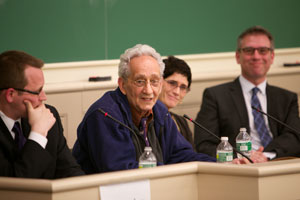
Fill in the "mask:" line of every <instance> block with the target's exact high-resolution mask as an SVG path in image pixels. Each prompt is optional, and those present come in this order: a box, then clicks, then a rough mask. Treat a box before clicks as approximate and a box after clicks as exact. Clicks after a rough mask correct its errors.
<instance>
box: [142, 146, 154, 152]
mask: <svg viewBox="0 0 300 200" xmlns="http://www.w3.org/2000/svg"><path fill="white" fill-rule="evenodd" d="M144 150H145V151H152V148H151V147H148V146H145V149H144Z"/></svg>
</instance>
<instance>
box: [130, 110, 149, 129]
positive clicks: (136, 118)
mask: <svg viewBox="0 0 300 200" xmlns="http://www.w3.org/2000/svg"><path fill="white" fill-rule="evenodd" d="M131 113H132V121H133V123H134V125H136V127H139V125H140V122H141V119H142V118H147V124H148V123H149V122H150V121H151V120H152V118H153V111H152V109H151V110H149V111H148V112H147V113H146V114H145V115H143V116H142V115H140V114H139V113H137V112H133V110H131Z"/></svg>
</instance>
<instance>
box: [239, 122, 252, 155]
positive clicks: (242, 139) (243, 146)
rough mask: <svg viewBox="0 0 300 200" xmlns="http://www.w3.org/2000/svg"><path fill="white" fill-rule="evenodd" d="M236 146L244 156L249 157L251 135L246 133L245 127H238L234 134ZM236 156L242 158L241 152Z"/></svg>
mask: <svg viewBox="0 0 300 200" xmlns="http://www.w3.org/2000/svg"><path fill="white" fill-rule="evenodd" d="M235 141H236V148H237V150H239V151H240V152H242V153H243V154H245V155H246V156H248V157H250V152H251V150H252V143H251V137H250V135H249V134H248V133H247V129H246V128H240V133H239V134H238V135H237V136H236V139H235ZM237 156H238V158H242V157H243V156H242V155H241V154H239V153H238V154H237Z"/></svg>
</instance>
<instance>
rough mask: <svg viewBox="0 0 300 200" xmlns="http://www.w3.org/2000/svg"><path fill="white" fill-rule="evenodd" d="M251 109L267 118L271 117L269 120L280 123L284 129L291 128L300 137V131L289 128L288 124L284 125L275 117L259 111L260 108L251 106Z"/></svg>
mask: <svg viewBox="0 0 300 200" xmlns="http://www.w3.org/2000/svg"><path fill="white" fill-rule="evenodd" d="M251 107H252V109H253V110H255V111H257V112H259V113H261V114H263V115H266V116H267V117H269V118H271V119H273V120H274V121H276V122H277V123H279V124H281V125H283V126H284V127H287V128H289V129H290V130H292V131H294V132H295V133H297V134H299V135H300V132H299V131H297V130H296V129H294V128H293V127H291V126H289V125H288V124H286V123H283V122H282V121H280V120H279V119H276V118H275V117H273V116H271V115H269V114H268V113H265V112H263V111H261V110H259V109H258V108H256V107H254V106H251Z"/></svg>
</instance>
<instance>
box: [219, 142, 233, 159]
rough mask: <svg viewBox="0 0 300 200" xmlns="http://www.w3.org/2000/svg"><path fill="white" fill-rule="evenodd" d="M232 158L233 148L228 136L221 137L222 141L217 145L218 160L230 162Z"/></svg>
mask: <svg viewBox="0 0 300 200" xmlns="http://www.w3.org/2000/svg"><path fill="white" fill-rule="evenodd" d="M232 160H233V150H232V146H231V145H230V144H229V142H228V137H221V143H220V144H219V145H218V147H217V162H219V163H230V162H232Z"/></svg>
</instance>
